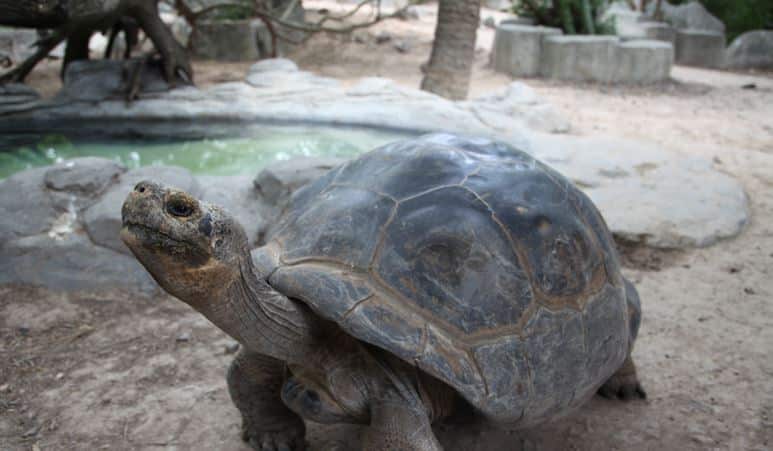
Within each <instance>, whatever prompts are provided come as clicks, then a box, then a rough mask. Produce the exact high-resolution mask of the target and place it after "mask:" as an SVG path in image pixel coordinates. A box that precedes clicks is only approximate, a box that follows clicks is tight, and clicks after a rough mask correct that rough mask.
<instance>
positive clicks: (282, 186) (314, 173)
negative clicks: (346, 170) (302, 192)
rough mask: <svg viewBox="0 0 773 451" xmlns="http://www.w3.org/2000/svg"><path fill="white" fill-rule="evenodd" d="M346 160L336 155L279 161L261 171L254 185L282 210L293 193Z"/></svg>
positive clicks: (265, 197) (275, 206)
mask: <svg viewBox="0 0 773 451" xmlns="http://www.w3.org/2000/svg"><path fill="white" fill-rule="evenodd" d="M345 162H346V160H345V159H343V158H335V157H325V158H296V159H292V160H287V161H282V162H278V163H275V164H273V165H271V166H270V167H268V168H266V169H263V170H262V171H260V173H259V174H258V176H257V177H255V180H254V181H253V186H254V188H255V190H256V191H257V192H258V193H259V195H260V197H261V199H263V201H264V202H265V203H266V204H267V205H270V206H272V207H274V208H275V209H276V210H278V211H281V210H282V209H283V208H284V207H285V205H287V202H288V200H289V199H290V196H291V195H292V193H294V192H295V191H297V190H298V189H299V188H300V187H302V186H303V185H305V184H307V183H309V182H310V181H312V180H314V179H316V178H317V177H320V176H322V175H323V174H325V173H326V172H327V171H329V170H331V169H333V168H334V167H336V166H338V165H339V164H343V163H345Z"/></svg>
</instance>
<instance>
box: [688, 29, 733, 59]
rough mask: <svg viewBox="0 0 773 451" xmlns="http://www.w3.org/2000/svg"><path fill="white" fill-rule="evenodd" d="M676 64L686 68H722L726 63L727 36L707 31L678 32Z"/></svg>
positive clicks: (689, 30)
mask: <svg viewBox="0 0 773 451" xmlns="http://www.w3.org/2000/svg"><path fill="white" fill-rule="evenodd" d="M676 62H677V64H684V65H686V66H697V67H708V68H718V67H722V66H723V65H724V63H725V35H724V34H723V33H720V32H716V31H707V30H696V29H685V30H677V31H676Z"/></svg>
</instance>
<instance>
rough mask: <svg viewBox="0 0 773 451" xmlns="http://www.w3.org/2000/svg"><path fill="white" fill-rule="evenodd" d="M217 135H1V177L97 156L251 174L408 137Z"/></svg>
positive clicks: (277, 130)
mask: <svg viewBox="0 0 773 451" xmlns="http://www.w3.org/2000/svg"><path fill="white" fill-rule="evenodd" d="M215 135H216V137H187V138H172V137H168V136H164V137H153V138H148V137H142V138H131V137H127V136H125V135H124V136H105V135H100V134H92V136H88V135H85V136H84V135H82V134H81V135H80V136H79V135H73V134H61V133H53V134H39V133H32V134H13V135H2V134H0V178H5V177H8V176H9V175H11V174H13V173H15V172H18V171H22V170H25V169H29V168H33V167H36V166H44V165H49V164H52V163H56V162H58V161H61V160H66V159H68V158H76V157H84V156H96V157H103V158H110V159H113V160H116V161H120V162H121V163H123V164H124V165H126V166H128V167H129V168H136V167H139V166H149V165H176V166H182V167H184V168H187V169H189V170H190V171H191V172H193V173H196V174H210V175H256V174H257V173H258V172H259V171H260V170H261V169H262V168H263V167H265V166H266V165H268V164H270V163H271V162H273V161H278V160H289V159H292V158H295V157H299V156H304V157H319V156H336V157H351V156H354V155H357V154H360V153H362V152H365V151H367V150H370V149H373V148H375V147H377V146H380V145H382V144H386V143H388V142H391V141H395V140H398V139H403V138H406V137H407V136H409V135H408V134H406V133H402V132H392V131H381V130H372V129H354V128H338V127H323V126H277V125H265V126H259V127H256V126H245V127H241V128H238V129H231V130H228V132H225V133H224V132H222V131H221V132H220V133H217V134H215Z"/></svg>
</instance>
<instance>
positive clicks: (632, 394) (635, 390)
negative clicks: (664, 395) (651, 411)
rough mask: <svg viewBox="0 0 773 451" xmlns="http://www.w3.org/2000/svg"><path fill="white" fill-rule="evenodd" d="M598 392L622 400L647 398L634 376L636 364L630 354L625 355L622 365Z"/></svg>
mask: <svg viewBox="0 0 773 451" xmlns="http://www.w3.org/2000/svg"><path fill="white" fill-rule="evenodd" d="M599 394H600V395H601V396H603V397H605V398H609V399H615V398H619V399H622V400H624V401H628V400H630V399H647V393H646V392H645V391H644V388H642V386H641V383H639V378H638V377H637V376H636V365H635V364H634V363H633V358H632V357H631V356H630V355H629V356H628V357H626V359H625V362H623V366H621V367H620V369H618V370H617V371H616V372H615V374H613V375H612V377H610V378H609V379H608V380H607V381H606V382H604V385H602V386H601V388H599Z"/></svg>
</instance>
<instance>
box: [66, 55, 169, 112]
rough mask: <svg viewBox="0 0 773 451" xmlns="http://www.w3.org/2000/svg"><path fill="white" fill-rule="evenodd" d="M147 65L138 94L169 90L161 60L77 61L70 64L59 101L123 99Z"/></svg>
mask: <svg viewBox="0 0 773 451" xmlns="http://www.w3.org/2000/svg"><path fill="white" fill-rule="evenodd" d="M139 64H144V66H145V67H144V68H142V69H141V70H142V74H141V77H140V85H139V91H138V92H139V93H143V94H151V93H161V92H164V91H168V90H169V85H168V84H167V82H166V80H165V79H164V73H163V68H162V67H161V63H160V61H155V60H144V59H140V58H133V59H129V60H121V61H118V60H108V59H102V60H78V61H73V62H72V63H70V64H68V65H67V68H66V69H65V71H64V81H63V86H62V90H61V91H59V93H58V94H57V98H58V100H60V101H65V102H66V101H90V102H96V101H102V100H108V99H124V98H125V97H126V95H127V94H128V92H129V90H130V88H131V83H132V74H133V73H134V71H135V70H138V69H139V68H138V65H139Z"/></svg>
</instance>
